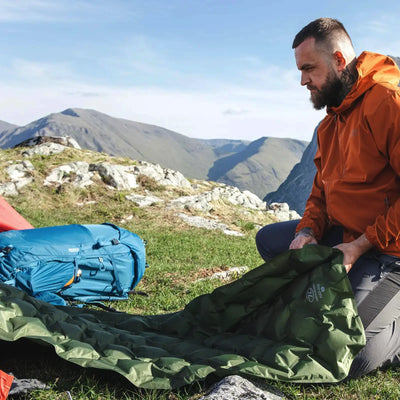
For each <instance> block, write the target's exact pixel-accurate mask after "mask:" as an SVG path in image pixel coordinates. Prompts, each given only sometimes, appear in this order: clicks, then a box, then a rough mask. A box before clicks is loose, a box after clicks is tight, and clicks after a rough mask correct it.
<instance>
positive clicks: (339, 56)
mask: <svg viewBox="0 0 400 400" xmlns="http://www.w3.org/2000/svg"><path fill="white" fill-rule="evenodd" d="M333 58H334V60H335V61H334V62H335V65H336V68H337V70H338V71H339V72H342V71H343V70H344V69H345V68H346V65H347V64H346V59H345V58H344V55H343V53H342V52H340V51H335V52H334V53H333Z"/></svg>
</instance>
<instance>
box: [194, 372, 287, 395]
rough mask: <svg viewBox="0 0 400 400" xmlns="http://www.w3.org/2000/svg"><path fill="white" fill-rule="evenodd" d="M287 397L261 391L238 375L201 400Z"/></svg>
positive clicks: (218, 384) (271, 391)
mask: <svg viewBox="0 0 400 400" xmlns="http://www.w3.org/2000/svg"><path fill="white" fill-rule="evenodd" d="M283 399H285V396H284V395H283V394H282V393H280V392H278V391H277V390H275V389H272V388H271V389H270V390H261V389H260V388H258V387H257V386H255V385H254V384H253V383H251V382H250V381H248V380H247V379H244V378H242V377H240V376H238V375H232V376H228V377H226V378H224V379H223V380H222V381H220V382H219V383H217V384H216V385H215V386H214V387H213V388H212V389H211V391H210V392H209V393H208V394H207V395H205V396H203V397H201V398H200V399H199V400H283Z"/></svg>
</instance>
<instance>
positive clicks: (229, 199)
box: [0, 138, 299, 236]
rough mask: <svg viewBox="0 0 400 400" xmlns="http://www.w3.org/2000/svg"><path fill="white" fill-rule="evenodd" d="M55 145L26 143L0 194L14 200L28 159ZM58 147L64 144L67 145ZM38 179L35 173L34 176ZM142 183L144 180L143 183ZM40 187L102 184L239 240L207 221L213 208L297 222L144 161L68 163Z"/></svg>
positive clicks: (55, 149)
mask: <svg viewBox="0 0 400 400" xmlns="http://www.w3.org/2000/svg"><path fill="white" fill-rule="evenodd" d="M47 139H48V138H47ZM59 142H60V140H57V143H54V142H51V141H48V140H46V141H45V143H42V142H41V141H39V140H38V143H39V144H38V145H34V144H35V141H31V142H30V143H31V144H33V146H31V147H29V148H24V149H23V150H22V152H21V154H22V156H23V157H24V159H23V160H22V161H21V160H18V161H14V162H11V163H10V164H9V165H8V166H7V167H6V173H7V174H8V176H9V181H7V182H4V183H2V184H0V194H1V195H6V196H16V195H18V193H19V191H20V190H21V189H22V188H23V187H26V186H27V185H29V184H31V183H32V182H33V180H34V176H35V168H34V165H33V164H32V162H31V161H30V160H29V158H31V157H36V156H44V157H51V156H52V155H56V154H60V153H62V152H63V151H65V150H66V149H67V148H69V147H67V146H65V145H64V144H60V143H59ZM61 142H63V143H67V142H68V140H65V141H61ZM77 151H79V150H77ZM82 153H83V152H82ZM79 155H80V153H77V158H78V157H79ZM86 155H87V153H84V154H83V156H86ZM38 175H39V174H38V173H36V176H38ZM143 177H147V178H148V179H147V180H146V179H143ZM143 181H144V182H147V183H149V182H150V183H151V182H154V183H155V185H153V186H154V187H157V185H158V187H157V189H155V190H160V188H165V189H162V190H165V193H166V195H165V196H163V198H160V197H158V196H155V195H154V194H153V193H152V191H151V190H148V189H144V187H145V186H142V182H143ZM37 183H38V182H37V181H36V184H37ZM42 183H43V185H44V186H54V187H56V188H60V187H62V186H64V185H72V186H74V187H76V188H86V187H89V186H91V185H95V184H103V185H104V186H105V187H106V188H107V189H108V190H118V191H125V192H129V193H128V194H125V200H126V201H131V202H132V203H134V204H135V205H136V206H138V207H152V206H155V205H157V206H158V207H165V210H166V211H169V212H172V213H174V215H175V216H178V217H179V218H180V219H181V220H183V221H184V222H185V223H187V224H188V225H191V226H195V227H199V228H203V229H219V230H221V231H223V232H224V233H225V234H227V235H236V236H240V235H243V233H241V232H240V228H239V229H238V228H237V227H234V229H230V228H229V227H228V225H227V224H226V223H224V221H220V220H219V219H218V217H217V216H216V215H213V216H211V215H210V213H213V211H214V210H215V209H217V208H218V207H225V208H226V207H228V208H229V207H236V208H237V209H238V211H237V212H238V213H239V214H240V213H242V214H245V213H247V214H250V213H251V212H256V213H265V214H269V215H271V216H273V217H274V218H275V219H276V220H281V221H284V220H290V219H295V218H298V217H299V216H298V214H297V213H296V212H294V211H293V210H290V209H289V207H288V205H287V204H278V203H274V204H271V205H270V206H267V204H266V202H265V201H262V200H261V199H260V198H259V197H258V196H256V195H255V194H254V193H251V192H249V191H247V190H244V191H241V190H239V189H238V188H237V187H233V186H229V185H226V184H221V183H216V182H206V181H194V182H193V184H192V183H191V182H190V181H189V180H188V179H186V178H185V177H184V176H183V175H182V174H181V173H180V172H178V171H174V170H171V169H168V168H162V167H161V166H160V165H158V164H152V163H149V162H145V161H129V160H128V161H125V164H123V165H121V164H114V163H112V161H110V162H86V161H73V162H70V163H66V164H62V165H57V166H54V167H53V168H52V169H51V170H50V171H49V172H48V173H47V175H46V176H45V178H44V180H43V182H42ZM167 188H170V189H167ZM171 188H173V189H174V190H172V189H171ZM179 192H181V193H185V195H181V196H177V194H178V193H179ZM175 194H176V195H175ZM196 214H200V215H196Z"/></svg>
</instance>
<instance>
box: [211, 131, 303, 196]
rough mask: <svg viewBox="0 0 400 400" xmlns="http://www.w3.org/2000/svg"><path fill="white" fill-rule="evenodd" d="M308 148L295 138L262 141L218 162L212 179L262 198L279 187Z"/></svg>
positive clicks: (214, 166) (214, 167)
mask: <svg viewBox="0 0 400 400" xmlns="http://www.w3.org/2000/svg"><path fill="white" fill-rule="evenodd" d="M306 145H307V143H305V142H302V141H300V140H295V139H281V138H267V137H263V138H260V139H258V140H256V141H254V142H252V143H250V144H249V145H248V146H247V147H246V148H245V149H244V150H242V151H241V152H238V153H234V154H232V155H229V156H226V157H223V158H220V159H219V160H217V161H216V162H215V163H214V165H213V166H212V168H210V171H209V173H208V178H209V179H211V180H214V181H217V182H223V183H226V184H228V185H234V186H237V187H238V188H239V189H241V190H245V189H247V190H250V191H251V192H253V193H255V194H256V195H258V196H260V197H262V196H263V195H264V194H265V192H266V191H267V192H269V191H273V190H276V189H277V188H278V186H279V185H280V184H281V182H283V180H284V179H285V178H286V177H287V175H288V174H289V172H290V170H291V168H292V166H293V165H294V164H295V163H296V160H299V159H300V157H301V155H302V154H303V151H304V149H305V148H306ZM267 157H268V163H267V162H266V158H267Z"/></svg>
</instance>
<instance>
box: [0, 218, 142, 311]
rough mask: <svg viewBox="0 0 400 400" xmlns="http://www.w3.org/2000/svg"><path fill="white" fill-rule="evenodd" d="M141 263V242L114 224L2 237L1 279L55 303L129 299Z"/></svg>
mask: <svg viewBox="0 0 400 400" xmlns="http://www.w3.org/2000/svg"><path fill="white" fill-rule="evenodd" d="M145 260H146V256H145V243H144V242H143V240H142V239H140V238H139V236H137V235H136V234H134V233H132V232H129V231H127V230H125V229H122V228H119V227H118V226H115V225H112V224H98V225H64V226H52V227H46V228H37V229H25V230H12V231H7V232H1V233H0V281H2V282H4V283H7V284H9V285H12V286H15V287H16V288H19V289H22V290H24V291H25V292H27V293H28V294H29V295H31V296H33V297H36V298H40V299H42V300H44V301H47V302H49V303H52V304H56V305H66V304H67V303H66V300H67V301H79V302H89V303H90V302H95V301H101V300H125V299H127V298H128V295H129V293H130V292H131V291H132V290H133V288H134V287H135V286H136V285H137V284H138V283H139V281H140V279H141V278H142V276H143V274H144V271H145V268H146V261H145Z"/></svg>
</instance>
